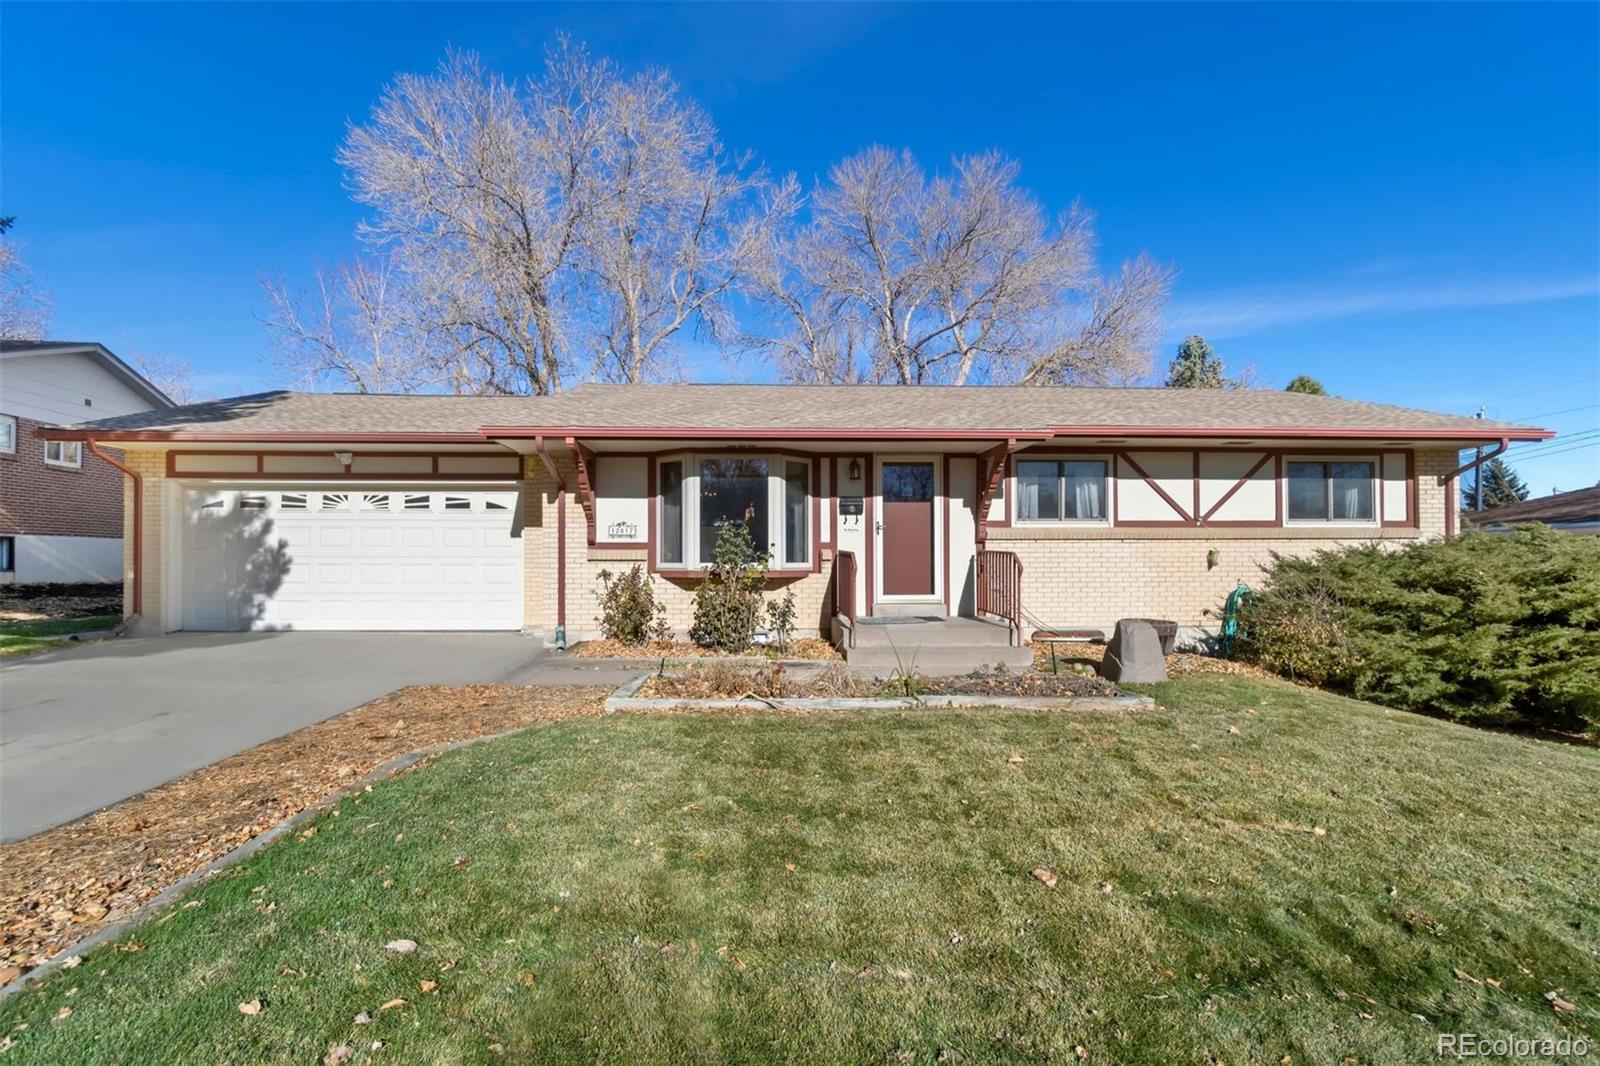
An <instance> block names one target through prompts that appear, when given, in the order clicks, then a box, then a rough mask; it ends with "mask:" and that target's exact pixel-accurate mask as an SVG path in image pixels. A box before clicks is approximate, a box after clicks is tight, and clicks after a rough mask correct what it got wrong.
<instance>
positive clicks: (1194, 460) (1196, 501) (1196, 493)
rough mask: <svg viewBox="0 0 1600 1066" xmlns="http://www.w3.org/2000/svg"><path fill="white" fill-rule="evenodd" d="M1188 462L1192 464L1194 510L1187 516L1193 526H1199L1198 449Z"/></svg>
mask: <svg viewBox="0 0 1600 1066" xmlns="http://www.w3.org/2000/svg"><path fill="white" fill-rule="evenodd" d="M1189 461H1190V463H1192V464H1193V466H1192V469H1193V471H1194V508H1193V509H1192V510H1190V512H1189V514H1190V515H1191V516H1192V517H1193V519H1194V524H1195V525H1199V524H1200V523H1201V522H1202V521H1203V519H1201V517H1200V450H1199V449H1198V448H1196V449H1195V452H1194V457H1193V458H1192V459H1190V460H1189Z"/></svg>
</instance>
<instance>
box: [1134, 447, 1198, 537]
mask: <svg viewBox="0 0 1600 1066" xmlns="http://www.w3.org/2000/svg"><path fill="white" fill-rule="evenodd" d="M1180 450H1183V449H1180ZM1116 454H1117V458H1118V459H1121V460H1123V461H1125V462H1127V464H1128V465H1129V466H1130V467H1132V468H1133V472H1134V473H1135V474H1138V475H1139V476H1140V477H1141V478H1143V479H1144V483H1145V484H1146V485H1149V486H1150V487H1151V488H1152V489H1154V490H1155V494H1156V495H1157V496H1160V497H1161V498H1162V499H1163V500H1165V501H1166V502H1167V506H1168V507H1171V508H1172V509H1173V510H1174V511H1176V512H1178V514H1180V515H1182V516H1183V517H1182V521H1180V522H1138V523H1135V522H1118V523H1117V524H1118V525H1125V526H1133V525H1185V526H1192V525H1195V520H1194V516H1192V515H1191V514H1189V512H1188V511H1185V510H1184V509H1183V506H1182V505H1181V504H1180V503H1178V501H1177V500H1174V499H1173V498H1172V497H1171V496H1169V495H1168V494H1167V490H1166V489H1164V488H1162V487H1161V486H1160V485H1159V484H1157V483H1156V479H1155V478H1153V477H1151V476H1150V475H1149V474H1147V473H1145V470H1144V467H1142V466H1140V465H1139V464H1138V463H1137V462H1135V461H1134V458H1133V456H1131V455H1129V454H1128V453H1127V452H1117V453H1116Z"/></svg>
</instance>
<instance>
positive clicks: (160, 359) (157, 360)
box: [127, 351, 207, 404]
mask: <svg viewBox="0 0 1600 1066" xmlns="http://www.w3.org/2000/svg"><path fill="white" fill-rule="evenodd" d="M127 355H128V363H129V364H130V365H131V366H132V367H133V368H134V369H135V370H137V371H138V372H139V373H140V374H141V375H142V376H143V377H144V379H145V380H146V381H148V382H150V384H152V385H154V386H155V387H156V388H158V389H160V390H161V391H162V392H164V393H166V394H167V396H168V398H169V399H171V400H172V402H173V403H177V404H186V403H199V402H200V401H201V400H204V399H206V398H207V397H205V396H203V395H201V393H200V390H199V387H198V386H196V384H195V374H194V368H193V367H191V366H190V365H189V364H188V363H187V362H185V361H184V360H183V359H181V358H179V357H178V356H176V355H167V354H162V353H152V352H140V351H129V352H128V353H127Z"/></svg>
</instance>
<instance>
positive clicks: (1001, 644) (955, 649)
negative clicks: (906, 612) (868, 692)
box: [844, 618, 1033, 677]
mask: <svg viewBox="0 0 1600 1066" xmlns="http://www.w3.org/2000/svg"><path fill="white" fill-rule="evenodd" d="M855 636H856V639H855V647H853V648H852V647H848V646H847V647H845V649H844V657H845V662H846V663H847V664H848V665H849V667H850V670H851V671H852V672H853V673H859V674H865V675H869V676H874V677H888V676H890V675H891V674H894V673H896V672H897V671H900V670H912V671H915V672H916V673H919V674H925V675H929V676H950V675H954V674H968V673H971V672H972V671H974V670H984V669H993V668H994V667H996V666H998V665H1004V666H1005V668H1006V669H1007V670H1013V671H1020V670H1026V669H1027V668H1028V667H1030V666H1031V665H1032V664H1033V651H1032V649H1031V648H1013V647H1011V644H1010V638H1011V631H1010V629H1009V628H1008V627H1006V626H1005V625H1003V624H1000V623H996V622H991V621H988V620H987V619H979V618H947V619H944V620H942V621H938V622H901V623H893V624H889V625H873V624H870V623H869V624H865V625H863V624H861V623H860V622H858V623H857V624H856V633H855Z"/></svg>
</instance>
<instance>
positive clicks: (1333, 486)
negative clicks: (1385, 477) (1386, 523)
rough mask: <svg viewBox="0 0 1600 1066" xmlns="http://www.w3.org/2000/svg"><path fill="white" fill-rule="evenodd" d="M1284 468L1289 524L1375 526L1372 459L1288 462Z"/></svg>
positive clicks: (1375, 479)
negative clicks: (1358, 523)
mask: <svg viewBox="0 0 1600 1066" xmlns="http://www.w3.org/2000/svg"><path fill="white" fill-rule="evenodd" d="M1285 465H1286V468H1287V469H1286V470H1285V474H1286V478H1285V486H1286V487H1285V490H1284V492H1285V495H1286V496H1287V497H1288V506H1287V508H1286V514H1287V515H1288V519H1289V521H1291V522H1350V523H1355V522H1375V521H1377V511H1376V506H1377V505H1376V502H1375V501H1376V499H1377V485H1378V463H1377V460H1375V459H1292V460H1290V461H1289V462H1288V463H1287V464H1285Z"/></svg>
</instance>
